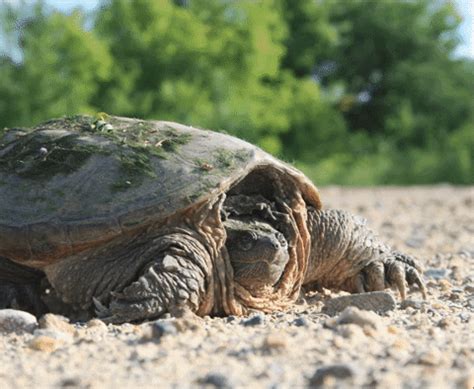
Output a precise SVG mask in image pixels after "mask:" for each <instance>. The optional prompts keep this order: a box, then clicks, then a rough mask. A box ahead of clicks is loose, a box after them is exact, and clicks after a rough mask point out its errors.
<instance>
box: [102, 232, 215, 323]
mask: <svg viewBox="0 0 474 389" xmlns="http://www.w3.org/2000/svg"><path fill="white" fill-rule="evenodd" d="M177 235H178V234H176V235H175V236H172V237H167V238H166V239H168V240H169V239H171V240H174V242H175V245H174V246H171V247H168V248H167V250H166V251H161V252H160V253H159V255H157V257H156V259H153V260H152V261H150V262H148V263H147V265H146V266H145V267H144V268H143V270H142V271H141V273H140V274H139V276H138V279H136V281H134V282H132V283H130V284H129V285H127V286H126V287H125V288H123V289H122V290H121V291H119V292H117V291H112V292H110V296H109V297H110V298H109V303H108V306H105V305H104V304H103V303H101V302H100V301H99V299H97V298H93V301H94V305H95V308H96V314H97V315H98V317H99V318H101V319H102V320H104V321H106V322H111V323H124V322H133V321H142V320H149V319H156V318H158V317H160V316H162V315H163V314H165V313H167V312H170V313H173V312H174V311H176V310H179V309H181V308H185V309H190V310H191V311H192V312H198V311H199V309H200V307H201V306H202V304H203V300H204V299H205V293H206V285H207V284H208V282H207V280H206V278H207V273H206V271H205V269H206V268H207V267H206V265H205V261H206V258H205V257H204V256H205V255H207V253H206V252H205V250H204V248H203V247H199V246H200V245H199V243H198V242H196V241H194V242H191V241H190V240H189V239H188V238H186V239H185V240H187V242H186V244H183V245H181V247H180V246H179V241H180V238H182V236H177ZM176 243H178V246H176ZM189 243H193V244H192V245H190V244H189Z"/></svg>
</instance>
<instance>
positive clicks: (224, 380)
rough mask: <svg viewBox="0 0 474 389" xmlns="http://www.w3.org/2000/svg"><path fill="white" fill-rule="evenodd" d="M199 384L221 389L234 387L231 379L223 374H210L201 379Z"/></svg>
mask: <svg viewBox="0 0 474 389" xmlns="http://www.w3.org/2000/svg"><path fill="white" fill-rule="evenodd" d="M198 383H199V384H201V385H205V386H211V387H214V388H219V389H230V388H232V387H233V386H234V385H232V383H231V382H230V380H229V378H228V377H227V376H225V375H224V374H221V373H208V374H206V375H205V376H204V377H203V378H200V379H199V380H198Z"/></svg>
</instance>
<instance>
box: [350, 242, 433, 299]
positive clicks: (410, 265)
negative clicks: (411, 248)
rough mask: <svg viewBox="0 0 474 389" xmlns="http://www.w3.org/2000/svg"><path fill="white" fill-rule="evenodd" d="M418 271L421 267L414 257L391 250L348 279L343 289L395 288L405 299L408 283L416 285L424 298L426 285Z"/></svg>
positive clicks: (371, 289) (370, 289)
mask: <svg viewBox="0 0 474 389" xmlns="http://www.w3.org/2000/svg"><path fill="white" fill-rule="evenodd" d="M420 273H421V267H420V266H419V265H418V263H417V260H416V259H415V258H413V257H411V256H409V255H407V254H403V253H400V252H397V251H393V252H391V253H390V254H389V255H388V256H386V257H383V258H381V259H380V260H376V261H373V262H371V263H369V264H368V265H367V266H366V267H364V268H363V269H362V271H361V272H360V273H359V274H357V275H356V276H355V277H353V278H352V279H350V280H348V282H346V285H345V287H344V288H343V289H345V290H350V291H352V292H356V293H363V292H372V291H378V290H384V289H385V288H396V289H397V290H398V291H399V292H400V297H401V298H402V300H405V298H406V294H407V284H408V286H412V285H416V286H417V287H418V289H419V291H420V292H421V294H422V295H423V298H424V299H426V298H427V293H426V287H425V284H424V282H423V280H422V278H421V275H420Z"/></svg>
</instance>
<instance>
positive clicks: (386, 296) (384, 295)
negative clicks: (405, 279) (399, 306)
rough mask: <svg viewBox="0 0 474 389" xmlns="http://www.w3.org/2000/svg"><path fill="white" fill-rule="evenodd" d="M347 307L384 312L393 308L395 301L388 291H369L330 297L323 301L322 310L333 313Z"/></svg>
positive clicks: (329, 313)
mask: <svg viewBox="0 0 474 389" xmlns="http://www.w3.org/2000/svg"><path fill="white" fill-rule="evenodd" d="M347 307H356V308H359V309H363V310H366V311H374V312H377V313H385V312H388V311H391V310H393V309H395V307H396V301H395V299H394V298H393V296H392V295H391V294H390V293H388V292H369V293H359V294H351V295H349V296H340V297H335V298H332V299H330V300H328V301H326V302H325V304H324V307H323V312H324V313H326V314H328V315H331V316H333V315H335V314H337V313H339V312H342V311H343V310H344V309H346V308H347Z"/></svg>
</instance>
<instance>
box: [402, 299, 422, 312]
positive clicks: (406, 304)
mask: <svg viewBox="0 0 474 389" xmlns="http://www.w3.org/2000/svg"><path fill="white" fill-rule="evenodd" d="M425 304H426V302H424V301H421V300H410V299H407V300H403V301H402V302H401V303H400V308H401V309H407V308H413V309H416V310H419V309H421V307H422V306H423V305H425Z"/></svg>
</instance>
